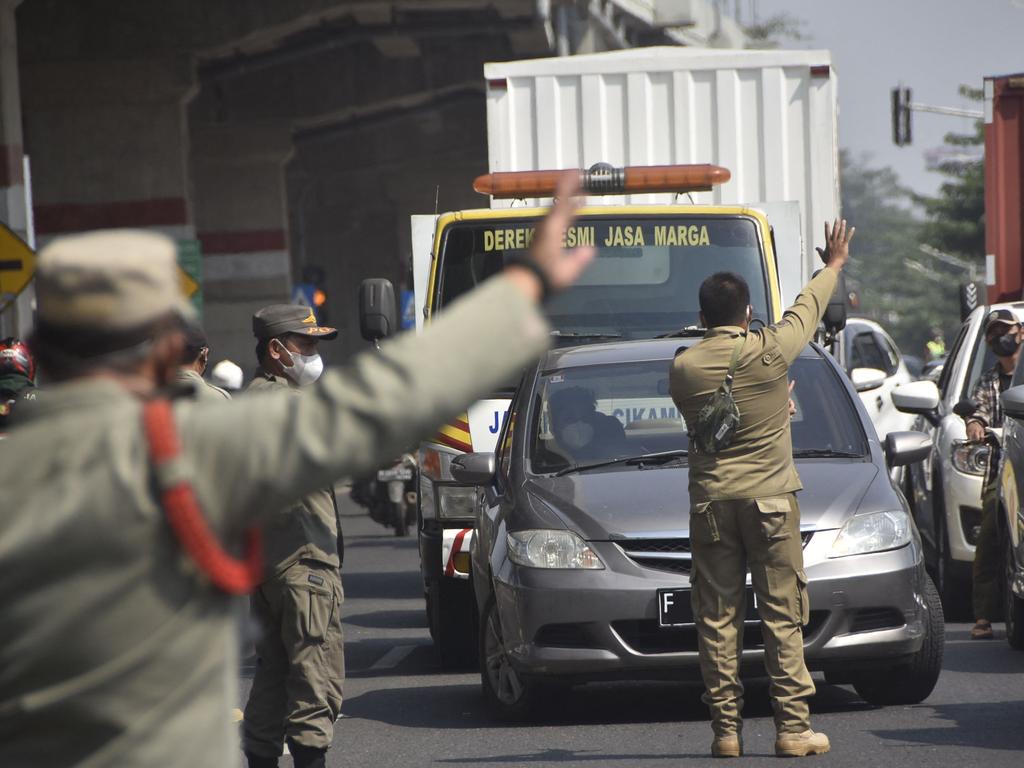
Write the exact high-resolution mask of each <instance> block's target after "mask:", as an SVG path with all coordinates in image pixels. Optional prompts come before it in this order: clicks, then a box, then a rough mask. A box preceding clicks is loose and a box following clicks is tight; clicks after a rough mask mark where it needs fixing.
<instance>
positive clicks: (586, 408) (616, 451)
mask: <svg viewBox="0 0 1024 768" xmlns="http://www.w3.org/2000/svg"><path fill="white" fill-rule="evenodd" d="M548 409H549V412H550V414H551V432H552V434H553V435H554V437H555V441H556V442H557V443H558V446H559V447H560V448H561V449H562V450H563V451H564V453H565V454H566V455H567V456H568V457H569V458H571V459H572V460H574V461H594V460H600V459H610V458H616V457H618V456H620V455H623V452H624V451H625V450H626V431H625V429H624V428H623V426H622V423H621V422H620V421H619V420H618V419H616V418H615V417H614V416H608V415H607V414H604V413H601V412H600V411H598V410H597V403H596V401H595V400H594V395H593V393H591V392H590V391H589V390H586V389H584V388H583V387H568V388H566V389H560V390H558V391H557V392H555V393H554V394H552V395H551V398H550V400H548Z"/></svg>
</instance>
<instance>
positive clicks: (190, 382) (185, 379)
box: [175, 321, 231, 402]
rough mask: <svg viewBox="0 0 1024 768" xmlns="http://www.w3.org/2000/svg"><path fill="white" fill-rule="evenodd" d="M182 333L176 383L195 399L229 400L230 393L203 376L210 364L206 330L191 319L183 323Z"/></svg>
mask: <svg viewBox="0 0 1024 768" xmlns="http://www.w3.org/2000/svg"><path fill="white" fill-rule="evenodd" d="M184 333H185V346H184V351H183V352H182V353H181V365H180V366H179V367H178V373H177V375H176V376H175V379H176V380H177V382H178V384H180V385H181V387H182V389H183V390H185V391H187V392H189V393H190V394H191V395H192V396H193V397H195V398H197V399H207V400H213V401H218V400H219V401H221V402H223V401H224V400H230V399H231V395H229V394H228V393H227V392H226V391H224V390H223V389H221V388H220V387H218V386H216V385H215V384H211V383H210V382H208V381H207V380H206V379H204V378H203V374H205V373H206V367H207V366H208V365H209V364H210V342H209V341H208V340H207V338H206V331H204V330H203V327H202V326H201V325H200V324H199V323H198V322H197V321H192V322H189V323H186V324H185V331H184Z"/></svg>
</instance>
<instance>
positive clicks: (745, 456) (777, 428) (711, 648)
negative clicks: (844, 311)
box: [670, 221, 853, 757]
mask: <svg viewBox="0 0 1024 768" xmlns="http://www.w3.org/2000/svg"><path fill="white" fill-rule="evenodd" d="M825 236H826V241H827V244H828V247H827V248H826V250H825V251H824V252H822V251H821V250H820V249H819V253H820V254H821V256H822V260H823V261H824V262H825V264H826V268H825V269H823V270H821V272H820V273H819V274H818V275H817V276H816V277H815V278H814V279H813V280H811V282H810V283H808V285H807V286H806V287H805V288H804V290H803V291H802V292H801V293H800V295H799V296H798V297H797V299H796V302H795V303H794V305H793V306H792V307H790V308H789V309H788V310H786V312H785V314H784V315H783V318H782V321H781V322H780V323H778V324H777V325H773V326H769V327H767V328H765V329H764V330H760V331H750V330H749V324H750V318H751V314H750V313H751V308H750V306H749V301H750V292H749V289H748V288H747V285H746V283H745V282H744V281H743V279H742V278H741V277H739V276H738V275H733V274H730V273H718V274H716V275H712V276H711V277H710V278H708V279H707V280H706V281H705V282H704V284H703V285H702V286H701V290H700V304H701V315H702V320H701V322H702V324H703V325H705V326H706V327H707V328H708V329H709V330H708V332H707V334H706V335H705V336H704V338H703V339H702V340H701V341H700V342H699V343H698V344H696V345H694V346H693V347H691V348H690V349H688V350H686V351H685V352H683V353H682V354H680V355H678V356H677V357H676V359H675V360H674V361H673V364H672V369H671V372H670V386H671V392H672V399H673V400H674V401H675V403H676V405H677V406H678V408H679V410H680V412H681V413H682V414H683V417H684V419H685V421H686V423H687V425H690V426H691V427H692V425H694V424H696V423H697V415H698V413H699V412H700V411H701V409H702V408H703V407H704V405H705V404H706V403H708V401H709V398H710V397H711V396H712V394H713V393H714V392H715V390H717V389H718V388H719V387H720V386H721V385H722V383H723V381H724V380H725V377H726V373H727V371H728V369H729V364H730V358H732V356H733V355H734V354H736V355H737V356H736V367H735V375H734V379H733V387H732V392H733V398H734V400H735V402H736V405H737V406H738V408H739V413H740V421H739V425H738V427H737V429H736V433H735V436H734V438H733V441H732V443H731V444H730V445H729V446H728V447H726V448H724V449H722V450H720V451H719V452H717V453H714V454H706V453H701V452H700V451H699V450H697V449H695V447H694V443H693V441H691V450H690V457H689V463H690V475H689V476H690V540H691V546H692V548H693V570H692V571H691V575H690V580H691V583H692V592H691V596H692V602H693V612H694V617H695V620H696V622H697V631H698V649H699V653H700V663H701V673H702V676H703V678H704V685H705V687H706V693H705V695H704V701H705V702H706V703H707V704H708V706H709V707H710V709H711V725H712V730H713V732H714V741H713V742H712V747H711V751H712V754H713V755H714V756H716V757H739V756H740V755H741V754H742V750H743V746H742V739H741V729H742V720H741V710H742V707H743V698H742V696H743V684H742V682H741V681H740V677H739V666H740V654H741V651H742V633H743V620H744V615H743V614H744V606H745V600H744V592H745V589H746V586H745V581H746V577H745V571H746V570H747V569H748V568H749V570H750V575H751V581H752V583H753V587H754V591H755V593H756V595H757V600H758V606H759V612H760V615H761V620H762V623H763V626H764V642H765V667H766V668H767V670H768V675H769V677H770V678H771V697H772V705H773V708H774V710H775V727H776V731H777V738H776V742H775V750H776V754H778V755H780V756H803V755H807V754H813V753H821V752H827V751H828V749H829V743H828V739H827V738H826V737H825V735H824V734H821V733H814V732H813V731H811V729H810V712H809V709H808V705H807V699H808V697H810V696H811V695H812V694H813V693H814V684H813V682H812V681H811V676H810V674H809V673H808V671H807V667H806V665H805V664H804V654H803V634H802V631H801V627H802V625H804V624H806V623H807V620H808V614H809V605H808V601H807V577H806V576H805V575H804V571H803V550H802V547H801V539H800V510H799V507H798V505H797V501H796V496H795V493H796V491H798V490H800V488H801V487H802V486H801V485H800V478H799V477H798V476H797V473H796V468H795V466H794V465H793V456H792V454H793V447H792V437H791V434H790V424H789V420H790V415H789V383H788V371H789V366H790V364H791V363H792V362H793V361H794V360H795V359H796V358H797V356H798V355H799V354H800V351H801V350H802V349H803V348H804V346H806V345H807V343H808V342H809V341H810V340H811V338H812V337H813V335H814V332H815V330H816V328H817V326H818V323H819V322H820V320H821V317H822V315H823V314H824V312H825V307H826V305H827V304H828V300H829V298H830V297H831V296H832V293H833V291H834V289H835V286H836V280H837V275H838V274H839V272H840V270H841V269H842V267H843V265H844V264H845V262H846V259H847V258H848V254H849V239H850V237H852V236H853V230H852V229H851V230H850V231H849V233H847V231H846V222H845V221H844V222H843V223H842V224H841V225H840V224H839V223H838V222H837V223H835V224H833V227H832V230H831V232H830V231H829V229H828V226H827V225H826V228H825Z"/></svg>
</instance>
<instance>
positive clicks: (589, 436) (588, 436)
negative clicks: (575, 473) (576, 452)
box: [558, 421, 594, 448]
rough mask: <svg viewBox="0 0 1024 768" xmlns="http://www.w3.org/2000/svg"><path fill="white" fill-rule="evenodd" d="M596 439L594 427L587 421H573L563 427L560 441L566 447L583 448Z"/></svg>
mask: <svg viewBox="0 0 1024 768" xmlns="http://www.w3.org/2000/svg"><path fill="white" fill-rule="evenodd" d="M593 439H594V427H593V426H592V425H590V424H588V423H587V422H585V421H573V422H571V423H569V424H566V425H565V426H564V427H563V428H562V434H560V435H559V436H558V440H559V442H561V443H562V444H563V445H565V447H566V448H582V447H583V446H585V445H588V444H589V443H590V441H591V440H593Z"/></svg>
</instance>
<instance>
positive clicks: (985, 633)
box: [971, 619, 995, 640]
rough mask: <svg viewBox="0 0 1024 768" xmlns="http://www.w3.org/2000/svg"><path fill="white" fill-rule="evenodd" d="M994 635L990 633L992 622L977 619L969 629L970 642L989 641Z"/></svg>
mask: <svg viewBox="0 0 1024 768" xmlns="http://www.w3.org/2000/svg"><path fill="white" fill-rule="evenodd" d="M994 637H995V635H994V634H993V633H992V622H990V621H984V620H982V619H979V620H978V621H977V623H976V624H975V625H974V626H973V627H971V640H991V639H992V638H994Z"/></svg>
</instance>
